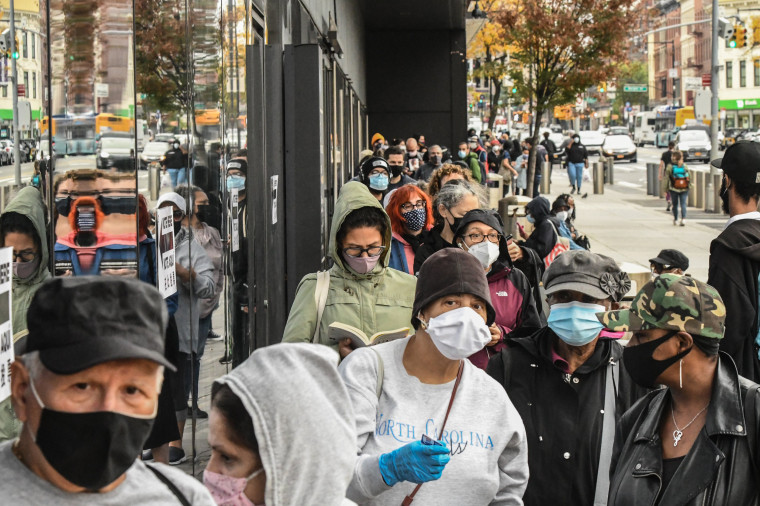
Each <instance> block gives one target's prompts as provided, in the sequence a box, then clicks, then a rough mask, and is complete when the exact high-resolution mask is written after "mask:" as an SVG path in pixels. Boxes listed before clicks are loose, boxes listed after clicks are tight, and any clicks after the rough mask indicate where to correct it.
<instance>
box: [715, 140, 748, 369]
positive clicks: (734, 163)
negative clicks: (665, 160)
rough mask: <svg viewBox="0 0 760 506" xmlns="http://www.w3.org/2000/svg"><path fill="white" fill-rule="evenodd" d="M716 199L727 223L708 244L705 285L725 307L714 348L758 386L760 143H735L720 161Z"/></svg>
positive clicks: (718, 164)
mask: <svg viewBox="0 0 760 506" xmlns="http://www.w3.org/2000/svg"><path fill="white" fill-rule="evenodd" d="M712 165H714V166H715V167H719V168H721V169H723V182H722V183H721V187H720V198H721V200H722V201H723V211H724V212H726V213H728V214H729V216H730V219H729V220H728V223H726V228H725V229H724V230H723V232H721V234H720V235H719V236H718V237H717V238H716V239H714V240H713V242H712V243H711V244H710V270H709V271H708V272H709V274H708V277H707V284H709V285H711V286H713V287H715V288H716V289H717V290H718V293H720V296H721V298H722V299H723V301H724V302H725V303H726V336H725V338H724V339H722V340H721V342H720V349H721V350H722V351H725V352H727V353H728V354H729V355H731V357H732V358H733V359H734V362H736V366H737V368H738V369H739V374H740V375H742V376H744V377H745V378H747V379H750V380H752V381H754V382H758V381H760V362H759V361H758V349H759V347H758V341H759V340H760V336H759V335H758V331H760V329H758V275H759V274H760V213H759V212H757V204H758V200H759V199H760V143H757V142H751V141H739V142H737V143H735V144H733V145H731V146H730V147H729V148H728V149H727V150H726V153H725V154H724V156H723V158H718V159H717V160H713V161H712Z"/></svg>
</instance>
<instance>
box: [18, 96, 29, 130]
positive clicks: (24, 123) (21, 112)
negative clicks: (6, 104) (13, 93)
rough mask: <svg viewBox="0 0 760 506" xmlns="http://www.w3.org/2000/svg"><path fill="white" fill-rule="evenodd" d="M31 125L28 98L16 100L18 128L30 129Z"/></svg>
mask: <svg viewBox="0 0 760 506" xmlns="http://www.w3.org/2000/svg"><path fill="white" fill-rule="evenodd" d="M31 126H32V105H31V104H30V103H29V101H28V100H19V101H18V129H19V130H30V129H31Z"/></svg>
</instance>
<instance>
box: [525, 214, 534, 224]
mask: <svg viewBox="0 0 760 506" xmlns="http://www.w3.org/2000/svg"><path fill="white" fill-rule="evenodd" d="M525 219H526V220H528V223H535V222H536V219H535V218H534V217H533V216H532V215H530V214H529V215H527V216H526V217H525Z"/></svg>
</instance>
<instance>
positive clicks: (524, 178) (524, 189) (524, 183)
mask: <svg viewBox="0 0 760 506" xmlns="http://www.w3.org/2000/svg"><path fill="white" fill-rule="evenodd" d="M529 160H530V149H529V148H526V147H523V150H522V154H521V155H520V156H518V157H517V160H515V170H516V171H517V174H516V175H515V178H516V179H515V195H527V194H528V162H529Z"/></svg>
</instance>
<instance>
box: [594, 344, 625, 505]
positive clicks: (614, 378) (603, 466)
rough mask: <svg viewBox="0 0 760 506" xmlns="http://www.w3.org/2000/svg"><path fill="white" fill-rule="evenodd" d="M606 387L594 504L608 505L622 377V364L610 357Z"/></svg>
mask: <svg viewBox="0 0 760 506" xmlns="http://www.w3.org/2000/svg"><path fill="white" fill-rule="evenodd" d="M606 376H607V380H606V384H605V387H604V419H603V420H602V448H601V450H600V451H599V468H598V470H597V473H596V491H595V493H594V506H606V505H607V496H608V495H609V492H610V463H611V462H612V445H613V444H614V442H615V397H616V395H615V390H616V386H617V385H618V380H619V378H620V364H619V363H618V362H616V361H615V359H614V358H610V363H609V365H608V366H607V374H606Z"/></svg>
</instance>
